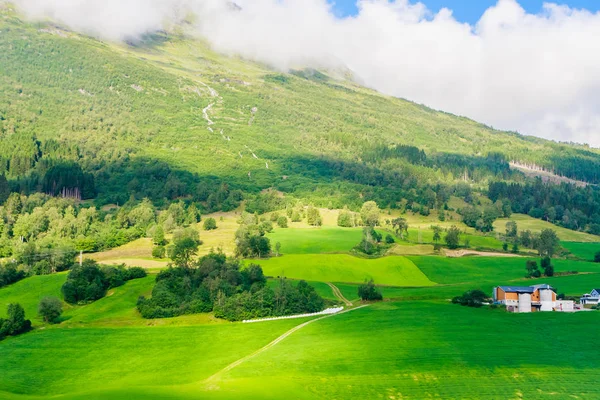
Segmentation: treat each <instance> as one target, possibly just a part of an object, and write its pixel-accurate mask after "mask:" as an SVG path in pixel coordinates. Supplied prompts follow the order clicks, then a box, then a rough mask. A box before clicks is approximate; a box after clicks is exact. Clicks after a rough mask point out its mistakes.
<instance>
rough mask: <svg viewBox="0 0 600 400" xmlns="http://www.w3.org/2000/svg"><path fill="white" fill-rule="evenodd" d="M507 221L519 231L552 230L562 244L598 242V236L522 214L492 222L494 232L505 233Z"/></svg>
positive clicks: (599, 239)
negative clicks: (511, 222)
mask: <svg viewBox="0 0 600 400" xmlns="http://www.w3.org/2000/svg"><path fill="white" fill-rule="evenodd" d="M508 221H514V222H516V223H517V226H518V228H519V231H524V230H530V231H532V232H541V231H542V230H543V229H553V230H555V231H556V233H557V235H558V237H559V239H560V240H562V241H564V242H583V243H593V242H600V236H596V235H590V234H588V233H585V232H578V231H573V230H570V229H566V228H563V227H560V226H556V225H554V224H551V223H550V222H546V221H542V220H540V219H535V218H532V217H530V216H529V215H523V214H513V215H512V216H511V217H510V218H508V219H507V218H501V219H498V220H496V221H495V222H494V230H495V231H496V232H505V230H506V223H507V222H508Z"/></svg>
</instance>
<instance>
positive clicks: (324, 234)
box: [267, 226, 362, 254]
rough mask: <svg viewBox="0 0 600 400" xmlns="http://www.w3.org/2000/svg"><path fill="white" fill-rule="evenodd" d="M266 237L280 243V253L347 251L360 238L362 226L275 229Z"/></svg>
mask: <svg viewBox="0 0 600 400" xmlns="http://www.w3.org/2000/svg"><path fill="white" fill-rule="evenodd" d="M267 237H268V238H269V239H270V240H271V245H272V246H274V244H275V243H277V242H279V243H281V253H282V254H322V253H347V252H349V251H350V250H352V248H353V247H354V246H356V245H358V243H360V241H361V239H362V228H338V227H331V226H327V227H321V228H306V229H294V228H287V229H281V228H279V229H275V230H274V231H273V232H272V233H269V234H268V235H267Z"/></svg>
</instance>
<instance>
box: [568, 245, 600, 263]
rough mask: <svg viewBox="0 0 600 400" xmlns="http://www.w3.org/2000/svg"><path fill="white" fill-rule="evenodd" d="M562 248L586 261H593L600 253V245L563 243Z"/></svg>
mask: <svg viewBox="0 0 600 400" xmlns="http://www.w3.org/2000/svg"><path fill="white" fill-rule="evenodd" d="M561 246H563V247H564V248H565V249H567V250H568V251H570V252H571V254H573V255H574V256H575V257H579V258H581V259H582V260H586V261H593V260H594V257H595V256H596V254H597V253H598V252H600V243H578V242H562V243H561Z"/></svg>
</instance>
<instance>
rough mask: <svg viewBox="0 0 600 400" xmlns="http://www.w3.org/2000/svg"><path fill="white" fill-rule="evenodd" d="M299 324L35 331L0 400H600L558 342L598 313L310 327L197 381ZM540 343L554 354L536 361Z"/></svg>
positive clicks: (334, 322) (577, 360) (411, 304)
mask: <svg viewBox="0 0 600 400" xmlns="http://www.w3.org/2000/svg"><path fill="white" fill-rule="evenodd" d="M299 323H301V321H290V320H287V321H275V322H268V323H260V324H248V325H246V324H227V325H223V326H197V327H154V328H119V329H105V328H76V329H68V330H64V329H50V330H46V331H37V332H34V333H32V334H29V335H26V336H22V337H17V338H12V339H10V340H8V341H6V342H5V343H3V344H2V351H3V357H2V358H0V370H3V371H4V370H7V371H9V372H8V373H7V374H3V375H1V376H0V391H1V392H0V399H11V400H12V399H26V398H28V397H27V396H31V395H33V396H55V395H59V394H66V396H61V398H68V399H76V398H81V399H83V398H98V399H99V398H107V397H110V398H123V399H125V398H131V396H134V397H136V396H143V397H144V398H156V399H187V398H190V399H191V398H209V399H212V398H215V399H233V398H251V399H252V398H280V397H281V396H280V395H281V393H285V394H286V397H288V398H290V397H291V398H301V399H317V398H344V399H364V398H378V395H379V394H380V393H385V394H386V396H387V397H388V398H389V397H390V396H393V397H394V398H403V399H421V398H423V396H424V394H425V396H431V397H441V398H457V399H458V398H472V397H473V396H474V397H478V398H506V396H507V393H508V394H509V395H508V397H509V398H512V397H513V396H514V397H515V398H517V397H520V396H522V397H523V398H540V397H542V398H544V397H552V398H566V397H569V396H570V395H574V396H577V397H581V398H595V397H598V395H600V388H598V386H597V371H596V369H595V365H596V364H595V363H596V360H597V358H598V356H600V350H598V349H597V346H595V344H594V343H595V341H594V340H595V339H594V338H593V337H592V336H584V337H581V338H578V340H573V339H572V337H571V336H570V335H565V334H564V332H566V331H585V330H588V329H591V328H592V327H593V326H595V325H596V323H597V314H595V313H579V314H560V313H540V314H533V315H514V314H506V313H504V312H502V311H500V310H487V309H471V308H466V307H461V306H455V305H450V304H447V303H440V302H431V301H418V302H415V301H406V302H401V303H394V302H391V303H389V302H388V303H379V304H374V305H371V306H369V307H366V308H363V309H360V310H356V311H353V312H351V313H347V314H342V315H338V316H335V317H331V318H327V319H323V320H320V321H317V322H315V323H313V324H310V325H308V326H306V327H304V328H302V329H301V330H299V331H297V332H295V333H294V334H293V335H291V336H289V337H287V338H286V339H285V340H283V341H281V342H280V343H278V344H277V345H275V346H273V347H271V348H269V349H267V350H265V351H264V352H262V353H259V354H258V355H256V356H255V357H252V358H250V359H247V360H246V361H245V362H243V363H241V364H240V365H238V366H237V367H235V368H233V369H232V370H230V371H228V372H225V373H222V374H219V375H217V376H216V377H215V378H212V379H210V380H208V381H206V379H207V378H208V377H210V376H211V375H213V374H214V373H216V372H218V371H219V370H221V369H222V368H223V367H224V366H225V365H227V364H229V363H230V362H232V361H233V360H235V359H237V358H239V357H240V355H247V354H250V353H252V352H253V351H254V350H256V349H259V348H261V347H262V346H263V345H264V344H266V343H268V342H269V340H270V339H272V338H274V337H276V336H278V335H280V334H281V333H283V332H284V331H285V330H287V329H289V328H291V327H292V326H294V325H298V324H299ZM498 326H502V327H503V329H501V330H499V329H497V327H498ZM524 327H526V329H524ZM374 332H376V333H377V334H376V335H374V334H373V333H374ZM242 338H243V339H242ZM547 343H552V347H553V351H552V352H548V351H543V349H545V348H547ZM536 344H537V345H536ZM90 349H97V350H94V351H90ZM100 349H102V350H100ZM199 354H201V355H202V356H200V357H199V356H198V355H199ZM106 356H110V360H111V362H110V363H109V364H107V363H105V360H106ZM17 360H18V362H17ZM48 360H50V361H48ZM98 365H102V371H101V372H99V371H98V369H97V366H98ZM9 366H10V367H9ZM75 371H77V373H75ZM33 381H35V382H36V383H37V385H31V384H30V382H33ZM107 382H108V383H107ZM82 388H84V389H82ZM125 388H126V389H125ZM2 392H3V393H2ZM9 392H11V393H17V394H11V393H9ZM19 394H22V396H21V395H19ZM26 395H27V396H26Z"/></svg>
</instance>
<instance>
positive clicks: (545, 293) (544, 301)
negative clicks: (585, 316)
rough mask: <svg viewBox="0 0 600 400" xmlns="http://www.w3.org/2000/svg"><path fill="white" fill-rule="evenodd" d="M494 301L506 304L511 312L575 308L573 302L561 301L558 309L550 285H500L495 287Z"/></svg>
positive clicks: (554, 294)
mask: <svg viewBox="0 0 600 400" xmlns="http://www.w3.org/2000/svg"><path fill="white" fill-rule="evenodd" d="M493 298H494V303H495V304H502V305H505V306H506V309H507V310H508V311H509V312H519V313H529V312H537V311H568V309H569V308H570V310H573V308H574V304H570V303H573V302H570V303H569V302H564V301H562V302H560V309H558V310H557V308H556V307H557V299H556V293H555V292H554V289H553V288H552V286H550V285H533V286H498V287H495V288H494V294H493Z"/></svg>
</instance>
